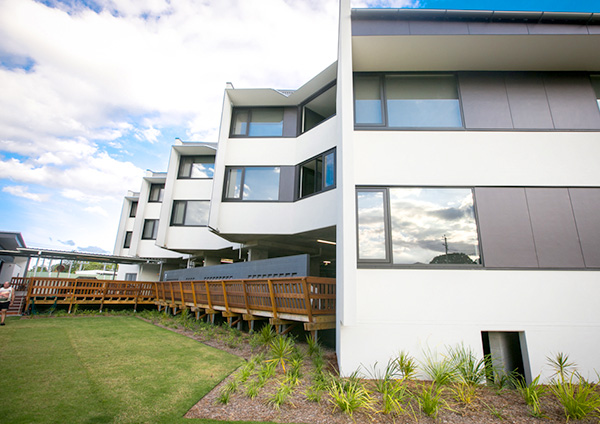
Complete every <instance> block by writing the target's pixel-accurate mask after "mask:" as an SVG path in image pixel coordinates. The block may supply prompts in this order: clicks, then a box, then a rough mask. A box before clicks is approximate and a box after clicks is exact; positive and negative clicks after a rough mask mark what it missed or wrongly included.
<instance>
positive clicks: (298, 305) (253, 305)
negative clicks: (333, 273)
mask: <svg viewBox="0 0 600 424" xmlns="http://www.w3.org/2000/svg"><path fill="white" fill-rule="evenodd" d="M156 284H157V285H158V287H159V288H160V289H158V290H156V293H157V294H158V295H157V299H156V300H157V302H158V303H160V304H163V305H172V304H177V305H186V306H189V307H194V308H206V309H215V308H219V307H220V308H222V309H223V310H224V311H226V312H228V313H229V312H231V311H235V312H238V313H239V312H242V313H246V314H252V313H253V312H257V311H264V312H268V313H270V314H272V316H273V317H275V318H277V316H278V315H280V314H288V315H290V314H291V315H303V316H307V317H308V318H309V320H310V321H312V318H313V316H318V315H335V279H333V278H321V277H297V278H294V277H291V278H269V279H264V280H261V279H256V280H218V281H205V280H201V281H200V280H199V281H161V282H158V283H156ZM165 292H168V293H170V295H171V297H168V296H166V295H165V294H166V293H165Z"/></svg>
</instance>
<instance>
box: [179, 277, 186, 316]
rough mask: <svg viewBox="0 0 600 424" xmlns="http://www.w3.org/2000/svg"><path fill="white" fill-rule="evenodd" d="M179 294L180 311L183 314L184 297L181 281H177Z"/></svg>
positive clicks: (184, 307)
mask: <svg viewBox="0 0 600 424" xmlns="http://www.w3.org/2000/svg"><path fill="white" fill-rule="evenodd" d="M179 295H180V296H181V313H182V314H183V311H184V310H185V309H186V306H185V299H184V296H183V281H180V282H179Z"/></svg>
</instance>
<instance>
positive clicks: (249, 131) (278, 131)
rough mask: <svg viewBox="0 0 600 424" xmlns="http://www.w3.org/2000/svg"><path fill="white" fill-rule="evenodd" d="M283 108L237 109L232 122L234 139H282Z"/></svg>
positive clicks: (234, 111)
mask: <svg viewBox="0 0 600 424" xmlns="http://www.w3.org/2000/svg"><path fill="white" fill-rule="evenodd" d="M283 110H284V108H282V107H260V108H235V109H234V110H233V118H232V121H231V132H230V134H231V136H233V137H282V136H283Z"/></svg>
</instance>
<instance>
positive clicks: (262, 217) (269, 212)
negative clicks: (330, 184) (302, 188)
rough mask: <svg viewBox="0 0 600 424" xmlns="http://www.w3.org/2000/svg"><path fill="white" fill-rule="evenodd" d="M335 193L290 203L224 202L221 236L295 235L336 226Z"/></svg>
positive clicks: (328, 192)
mask: <svg viewBox="0 0 600 424" xmlns="http://www.w3.org/2000/svg"><path fill="white" fill-rule="evenodd" d="M336 211H337V209H336V197H335V190H330V191H327V192H324V193H321V194H317V195H315V196H312V197H309V198H306V199H303V200H300V201H297V202H293V203H258V202H247V203H245V202H224V203H222V204H221V216H220V218H221V219H220V223H221V228H220V230H221V232H222V233H224V234H296V233H301V232H304V231H310V230H314V229H318V228H325V227H330V226H333V225H335V224H336V213H337V212H336Z"/></svg>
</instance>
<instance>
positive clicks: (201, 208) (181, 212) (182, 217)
mask: <svg viewBox="0 0 600 424" xmlns="http://www.w3.org/2000/svg"><path fill="white" fill-rule="evenodd" d="M209 209H210V202H209V201H205V200H174V201H173V213H172V215H171V225H183V226H190V227H193V226H206V225H208V212H209Z"/></svg>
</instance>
